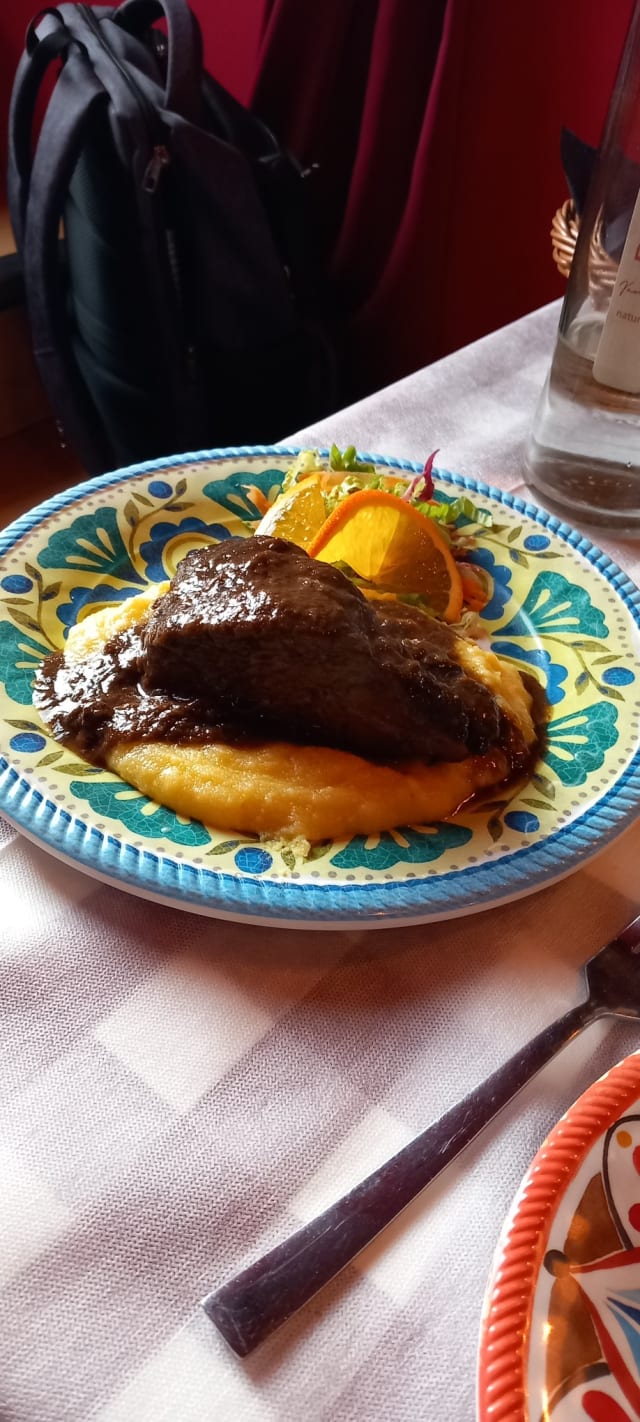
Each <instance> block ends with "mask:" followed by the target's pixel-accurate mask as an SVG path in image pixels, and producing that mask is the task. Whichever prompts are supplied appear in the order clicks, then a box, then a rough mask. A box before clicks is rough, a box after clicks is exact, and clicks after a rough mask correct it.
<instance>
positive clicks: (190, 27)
mask: <svg viewBox="0 0 640 1422" xmlns="http://www.w3.org/2000/svg"><path fill="white" fill-rule="evenodd" d="M111 18H112V19H113V20H114V21H115V23H116V24H118V25H120V26H121V28H122V29H124V30H127V31H128V33H129V34H131V35H137V36H138V37H141V36H142V35H143V34H144V31H145V30H147V29H149V27H150V26H151V25H152V24H153V23H154V21H155V20H159V19H161V18H164V19H165V20H166V23H167V40H168V49H167V80H166V87H165V94H164V104H165V108H167V109H171V110H172V111H173V113H176V114H181V115H182V117H183V118H186V119H189V120H190V121H191V122H192V123H197V122H198V119H199V116H200V85H201V82H202V33H201V30H200V26H199V24H198V21H197V19H196V17H195V15H194V14H192V12H191V10H190V9H189V6H188V5H186V4H185V3H184V0H124V4H122V5H120V6H119V8H118V9H117V10H115V11H114V12H113V14H112V16H111Z"/></svg>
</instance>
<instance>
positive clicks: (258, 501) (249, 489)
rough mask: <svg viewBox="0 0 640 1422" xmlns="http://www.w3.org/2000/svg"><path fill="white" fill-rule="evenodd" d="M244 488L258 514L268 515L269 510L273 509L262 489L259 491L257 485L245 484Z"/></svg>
mask: <svg viewBox="0 0 640 1422" xmlns="http://www.w3.org/2000/svg"><path fill="white" fill-rule="evenodd" d="M243 488H244V492H245V494H246V496H247V498H248V499H250V500H251V503H252V504H254V505H255V507H256V508H257V510H258V513H259V514H266V512H267V510H268V509H270V508H271V504H270V503H269V500H268V498H267V497H266V494H263V492H262V489H258V488H257V487H256V485H255V484H244V485H243Z"/></svg>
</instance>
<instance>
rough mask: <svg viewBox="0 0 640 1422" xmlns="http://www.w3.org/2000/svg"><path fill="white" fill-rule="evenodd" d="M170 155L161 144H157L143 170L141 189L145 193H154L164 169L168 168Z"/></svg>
mask: <svg viewBox="0 0 640 1422" xmlns="http://www.w3.org/2000/svg"><path fill="white" fill-rule="evenodd" d="M170 162H171V154H170V153H169V149H168V148H165V146H164V144H163V143H157V144H156V146H155V148H154V149H153V151H152V154H151V157H150V159H149V162H148V163H147V166H146V168H145V170H144V176H143V179H142V187H143V190H144V192H145V193H155V191H156V188H157V186H158V183H159V182H160V178H161V175H162V171H163V169H164V168H167V167H168V166H169V163H170Z"/></svg>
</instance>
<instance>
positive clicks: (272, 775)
mask: <svg viewBox="0 0 640 1422" xmlns="http://www.w3.org/2000/svg"><path fill="white" fill-rule="evenodd" d="M166 587H167V584H166V583H165V584H156V585H153V586H151V587H150V588H149V589H148V590H147V591H146V592H144V593H141V594H139V595H138V596H137V597H133V598H131V599H130V600H129V601H127V602H123V603H120V604H118V606H117V607H107V608H101V609H100V610H99V611H98V612H96V613H93V614H92V615H90V616H89V617H87V618H86V619H85V620H84V621H83V622H81V623H79V624H78V625H77V626H76V627H74V628H72V630H71V632H70V633H69V638H68V641H67V648H66V655H67V656H68V657H69V658H70V659H72V660H74V661H75V660H83V659H84V657H86V656H87V655H88V654H89V653H90V652H93V651H96V650H97V649H98V648H99V647H100V646H101V645H102V644H103V643H104V642H105V641H107V639H108V638H109V637H112V636H114V635H115V633H116V632H120V631H123V630H124V629H125V628H126V627H128V626H131V625H132V624H133V623H134V622H140V621H142V620H144V618H145V617H146V616H147V615H148V613H149V610H150V608H151V606H152V604H153V602H154V601H155V599H156V598H157V597H158V596H159V595H160V593H162V592H164V591H165V589H166ZM459 654H460V661H461V663H462V665H463V666H464V667H465V670H466V671H467V672H468V673H469V674H470V675H472V676H475V677H476V679H477V680H479V681H482V682H484V683H485V684H486V685H487V686H488V687H489V689H490V690H491V691H492V692H493V694H494V696H496V697H497V698H498V700H499V701H500V702H501V703H502V704H503V705H504V708H505V710H506V711H507V714H508V715H509V716H510V717H511V719H512V721H514V722H515V724H516V725H517V726H518V728H519V729H520V731H521V733H522V735H523V737H524V740H525V742H526V743H527V744H529V745H532V744H533V742H534V739H535V729H534V725H533V720H532V716H531V699H530V697H529V694H528V692H527V691H526V689H525V687H524V686H523V683H522V681H521V679H520V676H519V675H518V672H517V671H516V670H515V668H513V667H510V666H509V665H507V664H506V663H504V662H501V661H500V660H499V659H498V657H496V656H494V654H493V653H492V652H487V651H484V650H483V649H482V648H480V647H478V646H477V645H476V644H475V643H471V642H465V641H462V640H461V641H460V649H459ZM108 764H109V767H110V769H111V770H113V771H115V772H116V773H117V774H118V775H120V776H121V777H122V779H123V780H127V781H129V783H130V784H131V785H135V786H136V788H137V789H138V790H141V791H142V793H143V794H145V795H148V796H149V797H150V798H151V799H153V800H156V801H158V802H159V803H160V804H163V805H167V806H169V808H170V809H172V810H175V811H177V813H178V814H180V815H185V816H187V817H188V818H191V819H198V820H202V821H203V822H204V823H205V824H208V825H211V826H213V827H216V828H218V829H224V830H237V831H243V830H244V831H253V832H254V833H256V834H261V835H264V836H269V837H274V836H282V837H286V838H288V837H297V836H302V837H303V838H305V839H308V840H310V841H315V840H320V839H339V838H342V837H343V836H347V835H353V834H372V833H375V831H376V830H383V829H393V828H394V827H395V826H397V825H403V824H424V823H428V822H429V821H432V820H442V819H445V818H446V817H447V816H448V815H451V814H452V813H453V812H454V810H456V809H457V808H458V806H459V805H460V804H462V803H463V801H465V800H467V799H469V797H470V796H471V795H474V794H476V793H477V792H478V791H479V790H484V789H487V788H489V787H491V786H493V785H496V784H498V783H499V782H500V781H501V780H504V778H505V776H506V775H507V774H508V772H509V764H508V759H507V756H506V754H505V752H504V751H501V750H493V751H491V752H489V753H488V754H487V755H484V756H469V757H467V759H466V760H463V761H457V762H455V763H447V762H444V763H440V764H436V765H424V764H423V763H422V762H420V761H412V762H408V763H402V764H398V765H389V766H385V765H379V764H374V763H373V762H371V761H368V760H365V759H363V758H362V757H361V756H357V755H352V754H350V753H349V752H348V751H340V750H331V749H329V748H327V747H325V746H298V745H291V744H290V743H289V742H278V741H275V742H268V743H265V744H264V745H260V746H252V747H251V746H247V747H243V746H234V745H229V744H228V743H226V742H209V743H207V744H206V745H201V746H198V745H178V744H176V745H172V744H169V743H167V742H162V741H147V742H144V743H143V742H138V743H129V742H127V743H124V742H123V743H121V744H120V745H117V746H114V747H113V748H112V749H110V751H109V753H108Z"/></svg>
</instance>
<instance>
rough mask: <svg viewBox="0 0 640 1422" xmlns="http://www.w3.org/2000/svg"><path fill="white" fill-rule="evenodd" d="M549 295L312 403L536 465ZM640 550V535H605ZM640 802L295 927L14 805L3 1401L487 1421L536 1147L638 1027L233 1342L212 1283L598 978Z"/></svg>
mask: <svg viewBox="0 0 640 1422" xmlns="http://www.w3.org/2000/svg"><path fill="white" fill-rule="evenodd" d="M557 318H558V308H557V306H556V305H554V306H552V307H548V308H545V309H544V310H542V311H539V312H536V313H534V314H532V315H530V316H527V317H525V318H524V319H523V320H521V321H518V322H516V323H515V324H514V325H512V326H510V327H508V328H506V329H505V330H503V331H499V332H497V333H495V334H493V335H491V336H489V337H487V338H485V339H484V340H483V341H480V342H478V343H476V344H475V345H473V346H471V347H469V348H467V349H466V350H463V351H460V352H458V353H456V354H455V355H453V356H450V357H448V358H447V359H446V360H444V361H441V362H439V363H438V364H437V365H434V366H432V367H430V368H429V369H426V370H424V371H421V372H419V373H418V374H416V375H413V376H411V377H409V378H408V379H407V380H405V381H403V382H401V383H400V384H398V385H396V386H394V387H391V388H390V389H387V390H384V391H381V392H379V393H378V394H376V395H373V396H371V397H370V398H369V399H367V400H365V401H363V402H362V403H360V404H359V405H356V406H354V407H353V408H352V409H350V410H346V411H343V412H341V413H340V414H338V415H336V416H335V417H333V418H332V419H330V420H327V421H324V422H323V423H322V424H320V425H317V426H315V427H314V428H313V429H312V430H310V431H304V432H301V433H300V435H299V440H300V441H301V442H302V443H308V442H311V443H316V442H317V443H320V442H322V443H326V442H327V441H329V440H331V439H335V440H336V442H337V443H338V444H341V445H345V444H347V443H349V442H355V443H357V444H358V446H359V447H360V448H363V449H368V450H374V451H376V452H380V453H389V454H396V455H399V456H402V457H408V458H414V459H423V458H424V457H425V455H426V454H427V453H428V452H429V451H430V450H431V449H432V448H433V447H434V446H435V445H439V446H440V450H441V453H440V456H439V460H440V463H441V464H442V465H445V466H446V467H449V468H452V469H457V470H459V471H461V472H463V473H467V474H475V475H479V476H481V477H482V478H485V479H488V480H489V481H490V482H493V483H496V484H499V485H502V486H504V487H507V488H510V489H518V488H520V487H521V478H522V475H521V454H522V444H523V438H524V435H525V432H526V427H527V424H528V421H529V419H530V417H531V412H532V407H533V404H534V401H535V399H536V396H537V393H538V390H539V388H540V385H541V383H542V380H543V377H544V373H545V370H546V366H547V362H548V359H549V355H550V351H551V347H552V343H553V338H554V333H555V327H556V323H557ZM607 549H608V551H609V552H611V553H612V554H613V556H615V557H616V558H617V559H618V560H619V561H620V562H621V563H622V564H623V565H624V566H625V568H626V569H627V571H628V572H629V573H630V574H631V575H632V576H633V575H634V573H635V575H636V576H637V575H638V573H639V572H640V549H639V548H638V546H637V545H632V544H629V545H628V546H626V547H625V546H622V545H617V546H614V545H612V544H609V545H607ZM639 853H640V827H638V826H635V827H634V828H633V829H631V830H630V831H628V832H627V834H626V835H625V836H623V838H622V839H621V840H619V841H618V842H617V843H616V844H614V845H613V846H612V847H611V848H609V849H608V850H607V851H606V852H605V853H603V854H602V855H601V856H600V857H599V858H597V859H596V860H594V861H593V862H592V863H591V864H590V865H589V866H588V867H587V868H586V869H584V870H583V871H582V872H580V873H578V874H576V875H575V876H573V877H572V878H569V879H567V880H564V881H563V882H561V883H559V884H556V885H555V886H553V887H551V888H548V889H546V890H544V891H542V892H541V893H539V894H537V895H533V896H531V897H528V898H524V899H521V900H519V901H518V902H516V903H514V904H511V905H506V906H503V907H501V908H499V909H497V910H493V911H491V912H488V913H485V914H481V915H478V916H473V917H470V918H463V919H460V920H458V921H456V922H450V923H443V922H440V923H437V924H434V925H432V926H429V927H410V928H402V929H397V930H382V931H379V932H375V933H367V932H344V933H339V934H326V933H314V932H307V933H305V932H300V931H290V932H279V931H277V930H274V929H266V928H265V929H260V928H248V927H244V926H241V925H237V924H232V923H222V922H216V921H215V920H213V919H207V918H202V917H195V916H191V915H188V914H182V913H180V912H177V911H174V910H173V909H171V908H168V907H163V906H157V905H153V904H148V903H146V902H145V901H143V900H141V899H138V898H135V897H132V896H129V895H127V894H125V893H122V892H120V891H119V890H116V889H112V888H110V887H107V886H105V885H101V884H99V883H96V882H94V881H93V880H92V879H90V878H88V877H85V876H83V875H82V874H80V873H78V872H76V871H75V870H74V869H72V868H70V867H66V866H65V865H63V864H61V863H59V862H58V861H56V860H55V859H53V858H52V857H50V856H49V855H47V854H45V853H44V852H43V851H41V850H40V849H39V848H37V847H36V846H34V845H32V844H30V843H28V842H27V841H26V840H25V839H23V838H22V837H20V836H18V835H17V834H15V833H14V832H13V831H12V830H11V829H10V827H9V826H8V825H6V824H2V823H0V912H1V913H2V920H3V929H4V931H3V935H2V946H1V948H0V977H1V979H2V984H1V988H0V1018H1V1020H2V1032H1V1034H0V1201H1V1202H2V1221H3V1228H2V1234H1V1235H0V1416H1V1417H2V1419H3V1422H62V1419H72V1422H87V1420H88V1419H94V1418H95V1419H99V1422H151V1419H153V1422H210V1419H215V1422H253V1419H259V1422H271V1419H287V1422H299V1419H301V1418H304V1419H307V1418H309V1419H313V1420H314V1422H315V1419H331V1422H378V1419H379V1420H380V1422H382V1419H385V1422H387V1419H391V1418H393V1419H394V1422H409V1419H411V1422H414V1419H416V1418H428V1419H433V1420H434V1422H436V1419H444V1418H446V1419H448V1422H470V1419H471V1418H472V1417H473V1415H474V1394H475V1366H476V1343H477V1336H478V1329H479V1323H480V1313H481V1306H482V1299H483V1292H484V1288H485V1282H486V1279H487V1276H488V1273H489V1270H490V1266H491V1261H492V1255H493V1252H494V1249H495V1246H496V1243H497V1240H498V1236H499V1232H500V1228H501V1224H502V1221H503V1218H504V1216H505V1213H506V1211H507V1210H508V1208H509V1204H510V1201H511V1199H512V1197H513V1195H514V1193H515V1191H516V1189H517V1187H518V1184H519V1182H520V1180H521V1177H522V1175H523V1173H524V1172H525V1171H526V1169H527V1167H528V1165H529V1163H530V1161H531V1159H532V1157H533V1155H534V1153H535V1151H536V1149H537V1148H538V1146H539V1145H540V1143H541V1142H542V1140H543V1138H544V1136H545V1134H546V1133H547V1132H548V1130H549V1129H550V1127H551V1126H552V1125H553V1124H554V1122H555V1121H556V1120H557V1119H558V1117H559V1116H560V1115H561V1114H562V1112H563V1111H564V1110H565V1109H566V1107H567V1106H568V1105H569V1104H570V1103H571V1102H572V1101H573V1100H574V1099H575V1097H576V1096H577V1095H578V1094H579V1093H580V1092H581V1091H582V1090H583V1089H584V1088H585V1087H586V1086H587V1085H588V1084H589V1083H590V1082H591V1081H593V1080H594V1079H595V1078H596V1077H597V1076H598V1075H599V1074H600V1073H602V1072H603V1071H605V1070H606V1069H607V1068H608V1067H609V1066H610V1065H611V1064H612V1063H614V1062H615V1061H616V1060H618V1059H619V1058H621V1057H623V1056H624V1055H625V1054H626V1053H627V1052H629V1051H630V1050H633V1049H634V1048H635V1047H636V1046H637V1045H638V1032H637V1029H636V1028H635V1027H634V1026H633V1025H632V1026H630V1027H626V1026H625V1025H624V1024H622V1023H620V1024H607V1023H602V1024H599V1025H598V1026H595V1027H592V1028H590V1029H589V1031H588V1032H586V1033H584V1034H583V1037H582V1038H581V1039H578V1040H577V1041H576V1042H575V1043H573V1044H572V1045H571V1046H570V1047H569V1048H568V1049H567V1050H566V1051H565V1052H564V1054H563V1055H562V1056H561V1057H560V1058H559V1059H557V1060H556V1062H555V1063H553V1064H552V1065H551V1066H550V1067H548V1068H547V1069H546V1070H545V1072H544V1073H543V1074H542V1076H541V1077H540V1078H539V1079H538V1080H537V1081H536V1082H534V1083H532V1085H531V1086H530V1087H529V1088H528V1089H527V1090H526V1091H525V1092H524V1093H523V1094H522V1095H521V1097H520V1098H519V1100H518V1101H517V1102H516V1103H514V1104H513V1105H512V1106H511V1107H510V1108H509V1109H508V1110H507V1111H505V1112H504V1113H503V1115H502V1117H501V1118H500V1119H499V1120H498V1121H497V1122H496V1123H495V1124H494V1126H493V1128H491V1129H490V1130H489V1132H488V1133H486V1134H485V1136H484V1137H483V1138H482V1139H481V1140H480V1141H479V1142H476V1144H475V1145H474V1146H472V1147H471V1148H470V1149H469V1150H468V1151H467V1152H466V1154H465V1156H464V1157H463V1158H462V1160H461V1161H460V1162H458V1163H457V1164H456V1166H454V1167H453V1168H450V1169H449V1170H448V1171H447V1172H446V1173H445V1175H444V1176H443V1177H442V1178H441V1179H440V1181H439V1182H436V1184H435V1186H434V1187H432V1188H431V1189H430V1190H429V1191H428V1192H426V1193H425V1194H424V1195H423V1196H422V1198H421V1199H419V1200H418V1201H416V1202H415V1203H414V1205H413V1206H411V1207H410V1209H409V1210H408V1211H407V1212H406V1214H405V1216H404V1217H403V1218H402V1219H401V1220H400V1221H398V1222H397V1223H396V1224H395V1225H394V1226H393V1227H392V1229H390V1230H389V1231H388V1232H387V1233H386V1234H385V1235H384V1236H383V1238H382V1239H381V1240H379V1241H377V1242H376V1243H375V1244H374V1245H373V1246H371V1247H370V1248H369V1249H368V1250H367V1251H366V1252H365V1253H364V1254H363V1255H362V1256H361V1257H360V1258H359V1260H358V1261H357V1262H356V1264H355V1265H354V1266H352V1267H351V1268H350V1269H348V1270H347V1271H345V1273H344V1274H343V1275H342V1276H341V1278H340V1279H338V1280H337V1281H335V1283H334V1284H333V1285H332V1286H330V1287H329V1288H328V1289H327V1290H325V1292H324V1294H323V1295H322V1296H320V1297H319V1298H318V1299H316V1300H315V1301H314V1302H312V1303H311V1304H310V1305H309V1306H308V1307H307V1308H306V1310H304V1311H303V1312H302V1313H301V1314H300V1315H298V1317H296V1318H294V1319H292V1320H290V1322H289V1323H288V1324H287V1325H285V1327H284V1328H283V1329H282V1330H281V1331H280V1333H279V1334H278V1335H276V1336H274V1337H273V1338H272V1339H271V1340H270V1341H269V1342H268V1343H267V1344H265V1345H264V1346H263V1347H262V1349H260V1350H258V1351H257V1352H256V1353H255V1354H254V1355H253V1356H252V1357H251V1358H249V1359H248V1360H246V1361H245V1362H244V1363H242V1362H240V1361H239V1360H238V1359H236V1358H235V1356H234V1355H233V1354H232V1353H231V1352H230V1351H229V1350H228V1349H227V1347H226V1345H225V1344H224V1343H223V1341H222V1340H221V1338H220V1337H219V1336H218V1334H217V1332H216V1331H215V1330H214V1328H213V1327H212V1325H211V1324H210V1323H209V1321H208V1319H207V1318H206V1317H205V1315H204V1313H203V1312H202V1310H201V1308H200V1306H199V1300H200V1299H201V1298H202V1296H203V1295H204V1294H205V1293H206V1292H207V1291H208V1290H209V1289H210V1288H212V1287H214V1286H217V1285H218V1284H220V1283H222V1282H223V1281H224V1280H225V1279H226V1278H228V1277H230V1276H231V1275H232V1274H233V1273H235V1272H236V1271H237V1270H238V1269H240V1268H241V1267H242V1266H244V1265H245V1264H247V1263H248V1262H250V1261H251V1260H252V1259H253V1258H255V1257H256V1256H257V1255H258V1254H260V1253H262V1252H263V1251H264V1250H265V1249H267V1248H269V1247H271V1246H272V1245H274V1244H275V1243H276V1242H278V1241H279V1240H280V1239H281V1238H283V1237H284V1236H285V1235H286V1234H288V1233H289V1232H290V1231H291V1230H292V1229H293V1228H295V1227H296V1226H297V1225H298V1224H299V1223H300V1222H301V1220H303V1219H306V1218H308V1217H309V1216H310V1215H311V1214H312V1213H314V1212H316V1211H317V1210H318V1209H319V1208H321V1207H322V1206H323V1205H325V1204H327V1203H329V1202H330V1201H331V1199H333V1198H335V1197H336V1196H337V1195H339V1194H341V1193H342V1192H343V1190H344V1189H346V1188H348V1186H349V1185H350V1184H352V1183H355V1181H356V1180H358V1179H359V1178H361V1177H362V1176H363V1175H364V1174H366V1173H367V1172H368V1171H369V1170H370V1169H371V1168H372V1167H373V1166H374V1164H375V1163H376V1161H378V1160H382V1159H384V1158H386V1156H388V1155H389V1154H391V1153H393V1151H395V1150H396V1149H398V1148H399V1147H400V1145H402V1144H404V1143H405V1142H406V1141H408V1140H409V1139H410V1138H411V1136H412V1135H413V1134H415V1133H416V1132H417V1131H419V1130H420V1129H422V1128H423V1127H424V1126H425V1125H427V1124H428V1123H429V1122H430V1121H431V1120H433V1119H435V1118H436V1117H437V1116H438V1115H439V1114H440V1113H441V1112H442V1111H444V1110H445V1109H446V1108H447V1107H448V1106H450V1105H452V1104H453V1103H454V1102H455V1101H456V1100H457V1099H458V1098H459V1097H460V1096H461V1095H462V1094H464V1093H465V1092H466V1091H468V1090H469V1089H470V1088H471V1087H472V1086H474V1085H475V1084H476V1083H478V1082H479V1081H480V1080H482V1078H483V1077H484V1076H485V1075H486V1074H487V1073H488V1072H489V1071H491V1070H492V1069H493V1068H495V1067H496V1066H497V1065H499V1063H500V1062H501V1061H502V1060H503V1059H504V1058H505V1057H506V1056H507V1055H509V1054H510V1053H511V1052H513V1051H514V1050H515V1049H516V1048H517V1047H518V1046H519V1045H520V1044H521V1043H523V1042H524V1041H525V1040H526V1039H527V1038H528V1037H529V1036H530V1035H531V1034H532V1033H533V1032H535V1031H537V1030H538V1029H539V1028H540V1027H542V1026H543V1025H544V1024H545V1023H546V1022H547V1021H549V1020H550V1019H551V1018H552V1017H553V1016H555V1015H556V1014H557V1013H559V1012H560V1011H563V1010H565V1009H566V1008H567V1007H568V1006H569V1005H570V1004H571V1003H573V1002H574V1001H575V1000H576V999H577V995H578V985H577V977H576V973H577V968H578V965H579V964H580V963H581V962H582V961H583V960H584V959H585V958H586V957H587V956H588V955H589V954H590V953H591V952H592V951H593V950H595V949H596V948H597V947H598V946H599V945H600V944H601V943H602V942H604V941H605V940H606V939H607V938H608V937H609V936H611V934H612V933H613V932H614V931H615V930H616V929H617V928H619V927H620V926H621V925H622V924H623V923H624V922H625V921H626V920H627V919H628V918H630V917H631V916H632V913H633V912H634V910H635V907H637V905H635V906H634V897H636V898H637V879H638V875H637V863H638V856H639Z"/></svg>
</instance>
